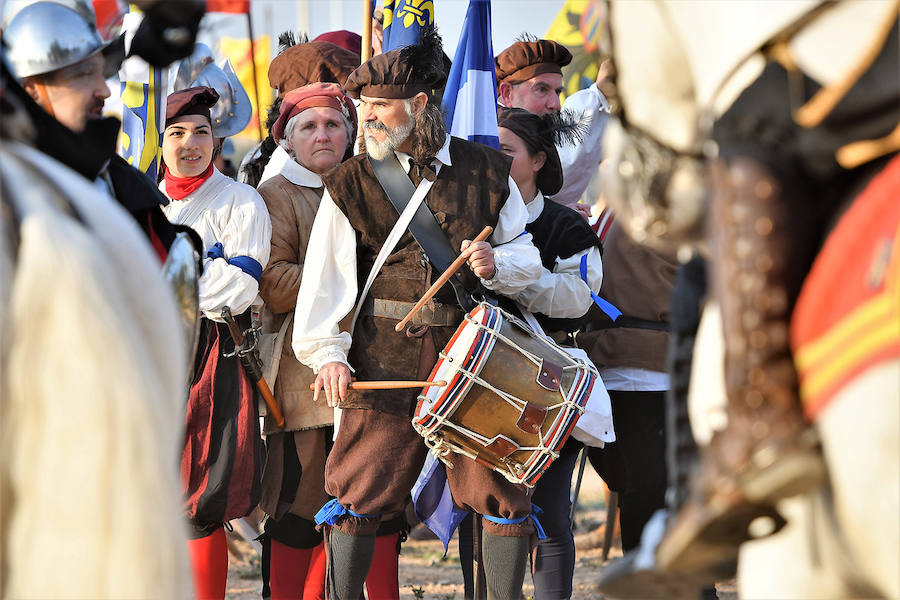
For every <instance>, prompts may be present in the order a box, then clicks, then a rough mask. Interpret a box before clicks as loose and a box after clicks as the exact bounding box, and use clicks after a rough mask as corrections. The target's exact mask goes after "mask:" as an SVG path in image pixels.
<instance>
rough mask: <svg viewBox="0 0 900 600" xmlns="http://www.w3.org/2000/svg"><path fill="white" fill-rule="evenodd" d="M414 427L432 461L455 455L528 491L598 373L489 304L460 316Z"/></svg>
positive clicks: (419, 406)
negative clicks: (440, 383) (432, 455)
mask: <svg viewBox="0 0 900 600" xmlns="http://www.w3.org/2000/svg"><path fill="white" fill-rule="evenodd" d="M429 380H430V381H438V380H444V381H447V382H448V383H447V385H446V386H444V387H429V388H426V389H425V390H423V393H422V394H421V395H420V396H419V401H418V403H417V405H416V411H415V415H414V416H413V421H412V424H413V427H415V429H416V431H418V432H419V433H420V434H421V435H422V437H424V438H425V443H426V444H427V445H428V446H429V447H430V448H431V449H432V451H433V452H435V454H437V455H438V457H439V458H441V459H442V460H444V462H445V463H446V462H447V461H446V460H445V458H446V456H447V455H448V454H449V453H450V452H456V453H459V454H463V455H465V456H468V457H469V458H472V459H473V460H475V461H477V462H479V463H481V464H483V465H485V466H486V467H488V468H491V469H493V470H495V471H497V472H499V473H501V474H503V475H504V476H505V477H506V478H507V479H508V480H509V481H511V482H513V483H522V484H525V485H526V486H528V487H533V486H534V485H535V483H537V481H538V479H539V478H540V477H541V475H542V474H543V472H544V471H545V470H547V468H548V467H549V466H550V464H551V463H552V462H553V460H554V459H556V458H557V457H558V456H559V451H560V449H561V448H562V446H563V444H565V442H566V439H568V437H569V434H570V433H571V432H572V428H573V427H574V426H575V422H576V421H577V420H578V417H579V416H580V415H581V413H582V412H583V411H584V407H585V405H586V404H587V401H588V398H589V397H590V395H591V390H592V388H593V386H594V385H595V383H596V384H597V385H601V386H602V383H599V374H598V373H597V370H596V369H595V368H594V366H593V365H591V364H590V363H589V362H585V361H583V360H580V359H576V358H573V357H571V356H569V355H568V354H567V353H566V352H565V350H563V349H562V348H561V347H559V346H558V345H557V344H555V343H554V342H553V341H552V340H550V339H548V338H545V337H543V336H541V335H538V334H535V333H534V332H532V331H531V329H529V328H528V326H527V325H526V324H525V323H523V322H522V321H521V320H519V319H518V318H516V317H514V316H513V315H511V314H509V313H507V312H505V311H503V310H501V309H499V308H497V307H495V306H491V305H489V304H485V303H482V304H479V305H478V306H477V307H475V308H474V309H473V310H472V312H470V313H469V314H468V315H466V318H465V320H464V321H463V323H462V324H461V325H460V326H459V329H457V331H456V333H455V334H454V336H453V337H452V338H451V339H450V342H449V343H448V344H447V346H446V348H444V350H443V351H442V352H441V353H440V355H439V359H438V362H437V364H436V365H435V367H434V370H433V371H432V372H431V376H430V378H429Z"/></svg>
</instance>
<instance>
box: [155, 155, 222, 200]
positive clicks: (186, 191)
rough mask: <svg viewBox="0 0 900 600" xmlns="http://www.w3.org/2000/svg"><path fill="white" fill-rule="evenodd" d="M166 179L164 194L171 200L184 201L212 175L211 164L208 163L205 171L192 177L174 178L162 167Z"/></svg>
mask: <svg viewBox="0 0 900 600" xmlns="http://www.w3.org/2000/svg"><path fill="white" fill-rule="evenodd" d="M164 169H165V179H166V194H168V195H169V198H171V199H172V200H184V199H185V198H187V197H188V196H190V195H191V194H193V193H194V192H196V191H197V188H199V187H200V186H201V185H203V182H205V181H206V180H207V179H209V177H210V175H212V173H213V164H212V163H211V162H210V163H209V166H208V167H207V168H206V170H205V171H203V172H202V173H200V174H199V175H195V176H193V177H175V176H174V175H172V173H170V172H169V167H164Z"/></svg>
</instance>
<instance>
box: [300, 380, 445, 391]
mask: <svg viewBox="0 0 900 600" xmlns="http://www.w3.org/2000/svg"><path fill="white" fill-rule="evenodd" d="M445 385H447V382H446V381H351V382H350V385H349V386H348V388H349V389H351V390H401V389H405V388H420V387H433V386H439V387H444V386H445ZM309 389H310V390H312V391H315V389H316V384H315V383H311V384H309Z"/></svg>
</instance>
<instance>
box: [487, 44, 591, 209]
mask: <svg viewBox="0 0 900 600" xmlns="http://www.w3.org/2000/svg"><path fill="white" fill-rule="evenodd" d="M570 62H572V53H571V52H569V50H568V49H567V48H566V47H565V46H563V45H562V44H560V43H558V42H554V41H553V40H542V39H538V38H536V37H534V36H532V35H527V34H526V35H525V36H523V37H522V39H520V40H518V41H516V42H514V43H513V44H512V45H511V46H510V47H508V48H506V49H505V50H503V52H501V53H500V54H498V55H497V57H496V58H495V59H494V71H495V73H496V74H497V96H498V98H497V99H498V101H499V102H500V104H502V105H503V106H505V107H507V108H522V109H525V110H527V111H528V112H531V113H534V114H536V115H543V114H547V113H554V112H557V113H558V112H560V109H561V108H562V105H561V104H560V101H559V95H560V93H562V91H563V76H562V69H563V67H565V66H566V65H568V64H569V63H570ZM604 73H606V68H605V67H604V66H602V65H601V68H600V73H599V74H598V76H597V82H595V83H593V84H592V85H591V86H589V87H588V88H586V89H583V90H579V91H577V92H575V93H574V94H572V95H571V96H569V97H568V98H567V99H566V103H565V109H566V110H567V111H572V112H573V113H575V114H577V115H580V119H581V120H582V122H583V124H584V126H585V133H584V135H583V136H582V137H583V139H582V142H581V143H580V144H577V145H574V146H567V145H561V146H558V147H557V151H558V152H559V158H560V161H561V163H562V167H563V175H564V179H563V187H562V188H561V189H560V190H559V192H558V193H557V194H556V195H555V196H554V198H553V199H554V201H556V202H559V203H560V204H564V205H566V206H568V207H569V208H573V209H576V210H580V211H581V212H582V213H587V207H585V206H584V205H579V204H578V200H579V199H580V198H581V195H582V194H583V193H584V190H585V189H586V188H587V185H588V182H589V181H590V180H591V177H593V175H594V173H595V172H596V171H597V167H598V165H599V164H600V159H601V158H602V148H601V143H600V142H601V141H602V139H603V130H604V129H605V127H606V120H607V118H608V116H609V102H607V100H606V97H605V96H604V95H603V93H602V92H601V91H600V89H599V88H598V87H597V86H598V84H599V83H600V82H601V81H602V79H603V78H604Z"/></svg>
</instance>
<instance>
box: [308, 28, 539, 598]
mask: <svg viewBox="0 0 900 600" xmlns="http://www.w3.org/2000/svg"><path fill="white" fill-rule="evenodd" d="M445 79H446V75H445V73H444V71H443V68H442V50H441V46H440V38H439V37H438V36H437V34H436V33H433V32H432V33H430V34H429V35H428V36H426V38H425V39H424V40H423V41H422V44H421V45H418V46H411V47H407V48H403V49H401V50H395V51H391V52H388V53H385V54H381V55H378V56H376V57H374V58H373V59H371V60H370V61H368V62H366V63H365V64H363V65H362V66H360V67H359V68H358V69H356V70H355V71H354V72H353V73H352V74H351V75H350V77H349V78H348V80H347V82H346V84H345V88H346V91H347V93H348V94H350V95H351V96H353V97H358V98H360V99H361V100H362V109H361V117H362V122H363V131H364V135H365V145H366V149H367V151H368V156H366V155H359V156H356V157H353V158H351V159H350V160H348V161H346V162H344V163H342V164H341V165H339V166H337V167H336V168H335V169H334V170H332V171H330V172H329V173H326V174H324V175H323V176H322V179H323V182H324V183H325V187H326V190H325V194H324V195H323V197H322V200H321V203H320V206H319V211H318V213H317V215H316V220H315V223H314V224H313V229H312V232H311V234H310V240H309V245H308V250H307V254H306V262H305V265H304V272H303V279H302V281H301V284H300V291H299V294H298V300H297V309H296V313H295V323H294V332H293V340H292V341H293V349H294V353H295V354H296V356H297V358H298V359H299V360H300V361H301V362H303V363H304V364H307V365H308V366H310V367H311V368H312V369H313V370H315V371H317V373H318V375H317V378H316V384H315V385H316V388H317V390H316V394H315V398H316V399H318V396H319V395H320V392H321V390H322V388H324V390H325V398H326V399H327V402H328V404H329V405H330V406H338V405H339V404H340V406H341V408H343V409H344V410H343V413H342V416H341V419H340V425H339V430H338V434H337V437H336V439H335V444H334V448H333V449H332V451H331V454H330V456H329V458H328V464H327V467H326V474H325V479H326V489H327V491H328V492H329V493H330V494H332V495H333V496H335V498H336V499H335V500H334V501H333V502H332V503H329V505H326V507H325V508H324V509H323V510H322V511H320V513H319V515H317V521H318V522H319V524H320V525H323V526H324V525H329V526H330V527H328V528H326V536H327V537H328V544H327V546H326V547H327V550H328V555H329V556H328V583H327V585H328V589H329V594H330V597H332V598H337V599H351V600H356V599H357V598H359V597H360V592H361V591H362V586H363V582H364V581H365V578H366V573H367V571H368V569H369V565H370V562H371V560H372V553H373V550H374V545H375V532H376V530H377V529H378V524H379V522H380V521H381V520H383V519H389V518H391V517H393V516H395V515H397V514H399V513H400V512H401V511H403V509H404V506H405V504H406V501H407V496H408V494H409V492H410V489H411V488H412V486H413V484H414V483H415V481H416V478H417V476H418V474H419V471H420V469H421V467H422V465H423V462H424V459H425V455H426V447H425V445H424V443H423V441H422V438H421V437H419V434H417V433H416V431H415V430H414V429H413V428H412V426H411V424H410V416H411V415H412V412H413V407H414V403H415V400H416V395H417V393H418V392H417V391H416V390H408V391H403V390H377V391H373V390H370V391H365V392H359V391H357V390H354V391H350V392H348V383H349V382H350V376H351V375H350V374H351V369H350V365H351V364H352V365H353V367H354V369H355V374H356V376H357V377H358V378H359V379H360V380H366V379H368V380H374V379H413V378H417V379H423V378H424V376H427V374H428V373H429V372H430V371H431V369H432V367H433V366H434V364H435V361H436V357H437V355H436V352H435V348H440V347H443V346H444V345H445V344H446V342H447V341H448V340H449V339H450V337H451V336H452V334H453V332H454V331H455V330H456V328H457V326H458V325H459V324H460V323H461V321H462V318H463V311H461V310H460V309H459V308H457V307H456V306H454V305H453V304H455V302H456V300H455V299H454V294H453V290H451V289H450V288H449V287H448V286H445V287H444V289H442V290H441V291H440V292H439V293H438V295H437V296H436V300H437V302H435V303H432V304H431V306H430V307H429V308H430V310H428V311H426V312H427V315H426V316H424V317H422V316H418V317H417V318H416V319H415V320H414V321H413V324H414V326H412V327H410V328H408V329H407V330H406V332H405V333H400V334H398V333H396V332H395V331H394V326H395V325H396V324H397V321H398V320H399V319H401V318H402V317H403V316H404V315H405V314H406V313H407V312H408V311H409V308H411V307H412V305H413V303H415V302H416V301H417V300H418V299H419V298H420V296H422V294H423V292H424V291H425V290H426V289H427V288H428V287H429V285H430V283H431V281H432V280H434V279H437V277H438V275H439V273H438V272H435V271H438V269H435V267H434V266H433V265H432V263H431V261H429V260H427V259H426V257H425V256H424V254H423V249H422V247H421V246H420V245H419V243H418V242H417V241H416V239H414V238H413V236H412V235H410V233H409V232H403V235H402V237H400V239H399V242H397V245H396V247H395V248H394V249H393V251H392V252H391V253H390V255H389V256H388V257H387V259H386V260H385V262H384V267H383V268H382V269H381V270H380V271H379V272H378V274H377V276H375V277H374V279H373V280H372V281H371V282H370V283H371V286H370V287H369V292H370V293H368V294H366V293H363V294H362V297H363V300H364V302H363V303H362V307H361V309H360V312H361V314H360V316H359V319H358V320H357V321H356V322H355V327H354V323H353V322H348V321H349V319H347V320H345V318H347V317H350V316H351V315H352V314H354V305H355V304H356V303H357V297H358V296H359V295H360V291H361V288H364V287H365V286H364V284H365V283H366V282H367V276H368V275H369V272H370V270H371V267H372V265H373V264H374V263H375V260H376V255H377V254H378V253H379V251H380V249H381V248H382V246H383V244H384V243H385V240H386V239H387V238H388V236H389V232H390V231H391V229H392V228H393V226H394V225H395V223H396V222H397V221H398V213H399V211H398V210H397V209H396V208H394V206H393V205H392V203H391V201H390V200H389V197H388V195H387V194H386V193H385V191H384V189H383V187H382V185H381V183H380V181H379V178H378V175H377V174H376V169H380V168H382V167H384V166H385V163H387V165H388V166H389V167H390V168H391V169H393V170H394V171H393V172H394V173H396V171H397V170H400V176H401V179H404V180H405V179H407V176H408V177H409V179H412V181H413V183H414V184H415V185H416V186H417V190H418V193H419V194H421V192H422V190H425V189H428V188H429V186H431V188H430V191H428V193H427V196H426V199H427V202H426V206H427V208H429V209H430V210H431V211H432V212H433V217H431V216H429V215H427V213H425V214H426V216H428V217H429V218H433V219H434V220H436V222H437V223H438V224H439V226H440V227H439V229H440V232H441V235H442V236H443V237H445V238H446V239H447V240H449V245H450V246H451V248H450V251H451V252H452V253H455V252H456V251H457V249H459V250H461V251H462V256H466V257H467V260H468V266H469V269H463V272H461V273H460V280H461V282H457V283H458V284H460V285H463V286H465V287H466V288H468V289H475V288H476V286H478V285H480V286H482V287H483V288H486V289H488V290H491V291H492V292H495V293H500V294H504V295H508V296H510V297H513V298H515V297H516V295H517V294H518V293H520V292H521V291H522V290H524V289H525V288H526V287H527V286H529V285H530V284H532V283H534V282H535V280H536V279H537V278H538V276H539V275H540V272H541V265H540V258H539V254H538V251H537V249H536V248H535V247H534V246H533V245H532V244H531V235H530V234H527V233H524V230H525V224H526V221H527V218H528V213H527V211H526V208H525V205H524V203H523V202H522V198H521V195H520V194H519V190H518V189H517V188H516V185H515V183H514V182H513V181H512V179H511V178H510V176H509V172H510V161H509V159H508V158H507V157H505V156H503V155H502V154H500V153H499V152H496V151H494V150H491V149H490V148H487V147H485V146H481V145H479V144H474V143H469V142H466V141H463V140H459V139H456V138H451V137H450V136H448V135H447V133H446V129H445V127H444V123H443V119H442V116H441V114H440V110H439V108H438V105H437V103H436V100H435V99H434V97H433V95H432V90H434V89H436V88H439V87H441V86H442V85H443V83H444V81H445ZM415 201H416V197H415V195H414V196H413V198H412V199H411V200H410V202H415ZM420 208H421V207H420ZM485 225H490V226H493V227H494V231H493V234H492V236H491V238H490V242H491V243H488V242H476V243H471V242H470V240H472V239H474V237H475V236H476V234H477V233H478V232H479V231H480V230H481V229H482V228H483V227H484V226H485ZM417 237H418V236H417ZM423 237H424V236H423ZM428 244H429V242H426V245H428ZM492 245H493V246H496V247H495V248H494V247H492ZM430 254H431V253H430ZM473 274H474V277H473ZM463 295H465V294H463ZM462 302H463V303H465V300H463V301H462ZM339 323H340V325H339ZM351 332H352V333H351ZM450 460H451V461H452V462H453V468H452V469H448V472H447V475H448V479H449V483H450V486H451V490H452V491H453V495H454V500H455V502H456V504H457V505H458V506H461V507H464V508H467V509H469V510H472V511H475V512H478V513H480V514H482V515H485V522H484V554H485V567H486V571H487V583H488V593H489V595H490V597H491V598H503V599H515V600H518V598H519V597H520V594H521V588H522V582H523V580H524V575H525V568H526V564H527V551H528V547H529V537H530V535H531V534H532V532H533V531H534V527H533V524H532V522H531V519H529V516H530V515H531V510H532V508H531V503H530V501H529V498H528V494H527V493H526V492H525V489H524V488H523V487H521V486H515V485H513V484H511V483H509V482H508V481H507V480H506V479H505V478H504V477H503V476H502V475H500V474H499V473H496V472H494V471H490V470H488V469H487V468H486V467H483V466H481V465H479V464H477V463H475V462H474V461H472V460H471V459H469V458H466V457H462V456H459V455H453V456H451V457H450Z"/></svg>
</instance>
